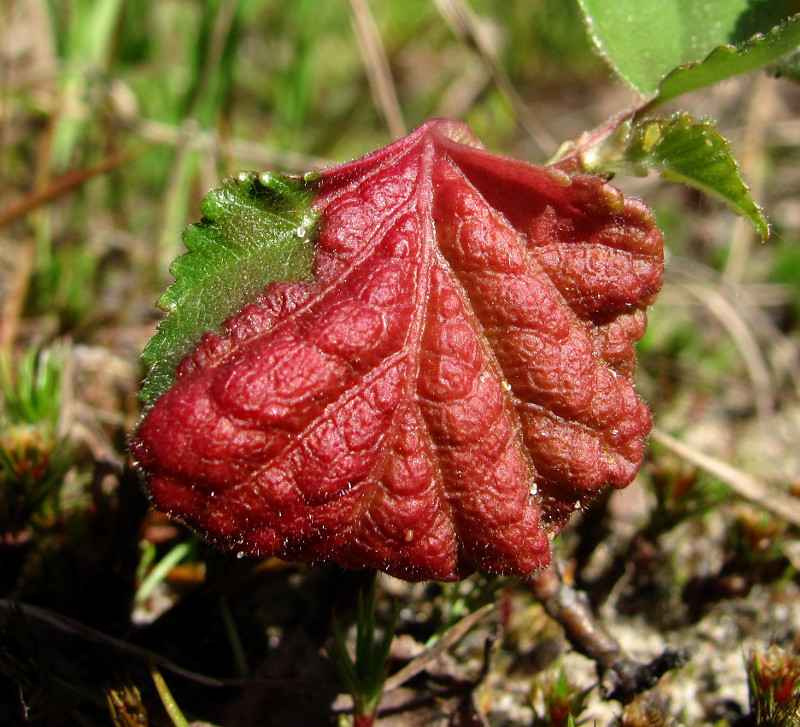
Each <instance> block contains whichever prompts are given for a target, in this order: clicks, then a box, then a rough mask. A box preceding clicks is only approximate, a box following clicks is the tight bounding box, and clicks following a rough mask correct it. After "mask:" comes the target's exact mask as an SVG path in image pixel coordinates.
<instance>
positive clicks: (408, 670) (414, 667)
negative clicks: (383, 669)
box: [384, 603, 497, 692]
mask: <svg viewBox="0 0 800 727" xmlns="http://www.w3.org/2000/svg"><path fill="white" fill-rule="evenodd" d="M496 610H497V604H494V603H489V604H487V605H485V606H483V607H482V608H479V609H478V610H477V611H474V612H473V613H471V614H469V615H468V616H465V617H464V618H462V619H461V620H460V621H459V622H458V623H456V624H454V625H453V626H451V627H450V628H449V629H448V630H447V631H445V632H444V633H443V634H442V635H441V637H440V638H439V640H438V641H437V642H436V643H435V644H434V645H433V646H431V647H430V648H429V649H426V650H425V651H424V652H423V653H422V654H420V655H419V656H418V657H417V658H416V659H412V660H411V661H410V662H409V663H408V664H406V665H405V666H404V667H403V668H402V669H401V670H400V671H398V672H397V673H396V674H393V675H392V676H391V677H389V678H388V679H387V680H386V684H385V685H384V692H389V691H391V690H392V689H397V687H399V686H401V685H402V684H404V683H405V682H407V681H408V680H409V679H411V678H412V677H415V676H416V675H417V674H419V673H420V672H422V671H424V670H425V667H426V666H428V664H430V663H431V662H433V661H435V660H436V659H438V658H439V656H440V655H441V654H442V653H444V652H445V651H447V650H448V649H449V648H451V647H452V646H455V645H456V644H457V643H458V642H459V641H461V639H463V638H464V636H466V635H467V634H468V633H469V632H470V631H471V630H472V629H473V628H475V626H477V625H478V624H479V623H481V621H483V620H484V619H487V618H488V617H489V616H490V615H491V614H492V613H494V612H495V611H496Z"/></svg>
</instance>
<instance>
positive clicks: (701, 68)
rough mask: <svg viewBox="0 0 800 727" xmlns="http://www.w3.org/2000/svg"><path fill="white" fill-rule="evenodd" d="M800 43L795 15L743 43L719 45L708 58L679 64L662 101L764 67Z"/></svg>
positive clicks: (663, 87)
mask: <svg viewBox="0 0 800 727" xmlns="http://www.w3.org/2000/svg"><path fill="white" fill-rule="evenodd" d="M798 47H800V15H795V16H794V17H793V18H791V19H790V20H787V21H786V22H785V23H783V24H781V25H779V26H777V27H776V28H773V29H772V30H771V31H770V32H769V33H767V34H766V35H756V36H755V37H753V38H752V39H751V40H750V41H749V42H747V43H745V44H744V45H742V46H741V47H736V46H732V45H725V46H719V47H718V48H715V49H714V50H713V51H712V52H711V53H710V54H709V55H708V56H707V57H706V58H705V60H703V61H700V62H697V63H688V64H686V65H684V66H681V67H680V68H676V69H675V70H674V71H672V72H671V73H670V74H668V75H667V76H666V78H664V80H663V81H661V83H660V84H659V87H658V97H657V98H658V101H659V102H660V103H661V102H664V101H668V100H670V99H672V98H675V97H676V96H680V95H681V94H684V93H688V92H689V91H695V90H697V89H698V88H703V87H704V86H710V85H712V84H714V83H717V82H719V81H723V80H725V79H726V78H731V77H732V76H736V75H739V74H740V73H747V72H749V71H754V70H756V69H759V68H763V67H765V66H767V65H768V64H770V63H773V62H776V61H777V59H779V58H781V57H782V56H785V55H787V54H790V53H792V52H793V51H795V50H797V48H798Z"/></svg>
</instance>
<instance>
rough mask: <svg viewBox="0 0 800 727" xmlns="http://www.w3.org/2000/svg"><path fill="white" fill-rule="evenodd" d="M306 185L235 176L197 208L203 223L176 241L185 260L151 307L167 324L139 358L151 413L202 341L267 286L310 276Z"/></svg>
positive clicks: (311, 221)
mask: <svg viewBox="0 0 800 727" xmlns="http://www.w3.org/2000/svg"><path fill="white" fill-rule="evenodd" d="M312 199H313V193H312V191H311V187H310V185H309V183H308V182H306V181H303V180H300V179H296V178H292V177H287V176H283V175H280V174H272V173H263V174H255V173H251V172H242V173H240V174H238V175H237V176H235V177H231V178H229V179H226V180H225V181H224V182H223V183H222V186H221V187H219V188H218V189H214V190H212V191H211V192H209V193H208V194H207V195H206V196H205V197H204V198H203V200H202V201H201V203H200V209H201V211H202V212H203V215H204V217H203V219H202V220H201V221H200V222H199V223H197V224H195V225H191V226H189V227H188V228H187V229H186V230H185V231H184V233H183V242H184V244H185V245H186V248H187V249H188V251H189V252H188V253H186V254H185V255H182V256H181V257H179V258H178V259H177V260H175V262H174V263H173V264H172V266H171V267H170V272H171V273H172V274H173V275H174V276H175V282H174V283H173V284H172V285H171V286H170V287H169V288H168V289H167V291H166V292H165V293H164V295H163V296H161V298H160V299H159V301H158V305H159V307H160V308H162V309H163V310H165V311H167V313H168V316H167V317H166V318H165V319H164V320H163V321H162V322H161V324H160V325H159V327H158V331H157V333H156V335H155V336H153V338H152V339H151V340H150V342H149V343H148V344H147V347H146V348H145V350H144V353H143V354H142V356H143V358H144V360H145V361H146V362H147V363H148V364H149V365H150V367H151V368H150V373H149V375H148V377H147V381H146V382H145V385H144V387H143V389H142V392H141V397H142V400H143V401H144V402H145V404H146V405H148V406H152V405H153V404H154V403H155V402H156V400H157V399H158V398H159V397H160V396H161V395H162V394H163V393H164V392H165V391H166V390H167V389H169V387H170V386H171V385H172V382H173V380H174V377H175V369H176V368H177V366H178V364H179V363H180V361H181V359H182V358H183V357H184V356H186V354H188V353H190V352H191V351H192V350H193V349H194V347H195V346H196V345H197V343H198V342H199V340H200V339H201V338H202V336H203V334H205V333H207V332H212V331H219V330H220V329H221V328H222V324H223V323H224V322H225V320H226V319H227V318H229V317H230V316H231V315H233V314H235V313H238V312H239V311H240V310H241V309H242V308H243V307H244V306H245V305H246V304H247V303H249V302H251V301H252V300H254V299H255V297H256V296H257V295H258V294H259V293H260V292H261V291H262V290H263V289H264V288H265V287H266V286H267V285H269V284H270V283H272V282H275V281H279V280H285V281H290V280H302V279H303V278H306V277H309V276H310V275H311V267H312V263H313V260H314V243H313V237H314V234H313V233H314V226H315V223H316V220H317V217H318V213H317V212H316V211H315V210H313V209H312V207H311V204H312Z"/></svg>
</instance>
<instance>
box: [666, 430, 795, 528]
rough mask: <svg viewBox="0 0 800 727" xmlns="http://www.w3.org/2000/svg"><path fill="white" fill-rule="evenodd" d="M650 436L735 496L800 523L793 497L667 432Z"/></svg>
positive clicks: (792, 521) (793, 522) (790, 520)
mask: <svg viewBox="0 0 800 727" xmlns="http://www.w3.org/2000/svg"><path fill="white" fill-rule="evenodd" d="M651 437H652V438H653V439H654V440H655V441H656V442H658V443H659V444H661V445H663V446H664V447H666V448H667V449H668V450H670V452H673V453H674V454H676V455H678V456H679V457H680V458H681V459H684V460H686V461H687V462H689V463H690V464H693V465H694V466H695V467H698V468H699V469H701V470H704V471H705V472H708V473H709V474H711V475H714V477H717V478H718V479H720V480H722V481H723V482H724V483H725V484H726V485H728V487H730V488H731V489H732V490H733V491H734V492H736V494H737V495H741V496H742V497H744V498H745V499H746V500H750V501H751V502H753V503H754V504H756V505H759V506H760V507H763V508H764V509H765V510H769V511H770V512H771V513H773V514H775V515H777V516H778V517H781V518H783V519H784V520H787V521H788V522H790V523H792V524H793V525H800V501H799V500H797V499H796V498H794V497H791V496H789V495H787V494H785V493H783V492H781V491H780V490H778V489H777V488H776V487H773V486H771V485H768V484H766V483H764V482H761V481H760V480H757V479H755V478H754V477H751V476H750V475H749V474H747V473H746V472H742V471H741V470H739V469H736V468H735V467H732V466H731V465H729V464H727V463H725V462H722V461H721V460H718V459H716V458H714V457H711V456H710V455H708V454H705V453H704V452H701V451H700V450H699V449H695V448H694V447H692V446H691V445H689V444H686V442H682V441H680V440H678V439H675V437H672V436H670V435H669V434H667V433H666V432H662V431H659V430H657V429H654V430H653V432H652V434H651Z"/></svg>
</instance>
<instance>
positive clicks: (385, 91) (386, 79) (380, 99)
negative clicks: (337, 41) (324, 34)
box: [349, 0, 406, 138]
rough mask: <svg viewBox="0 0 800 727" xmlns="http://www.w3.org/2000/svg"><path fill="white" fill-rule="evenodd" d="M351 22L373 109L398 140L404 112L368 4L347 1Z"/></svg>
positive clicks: (401, 132)
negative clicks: (370, 90)
mask: <svg viewBox="0 0 800 727" xmlns="http://www.w3.org/2000/svg"><path fill="white" fill-rule="evenodd" d="M349 2H350V19H351V20H352V23H353V31H354V32H355V34H356V39H357V40H358V49H359V51H360V52H361V57H362V58H363V59H364V67H365V69H366V71H367V77H368V78H369V85H370V88H371V89H372V96H373V98H374V99H375V105H376V106H377V107H378V110H379V111H380V113H381V116H383V120H384V121H385V122H386V125H387V126H388V127H389V131H390V132H391V134H392V136H394V137H395V138H399V137H401V136H405V134H406V125H405V122H404V121H403V112H402V111H401V110H400V102H399V101H398V100H397V92H396V90H395V86H394V81H393V80H392V72H391V69H390V68H389V59H388V58H387V57H386V49H385V48H384V46H383V42H382V41H381V36H380V33H379V32H378V26H377V25H375V19H374V18H373V17H372V13H371V12H370V9H369V5H368V4H367V0H349Z"/></svg>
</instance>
